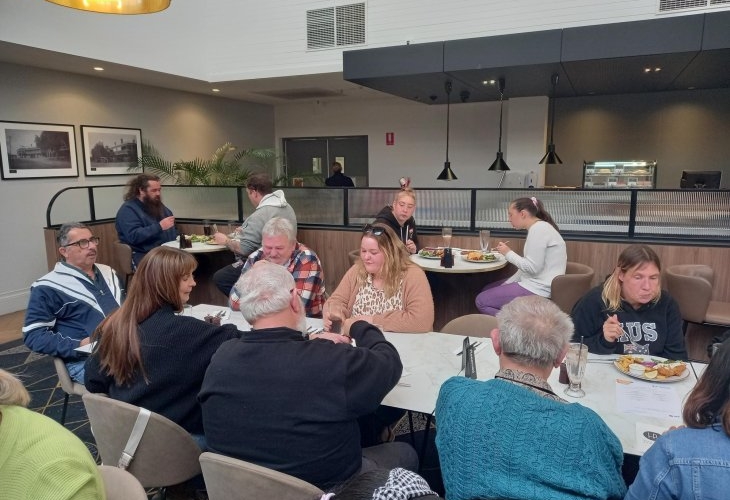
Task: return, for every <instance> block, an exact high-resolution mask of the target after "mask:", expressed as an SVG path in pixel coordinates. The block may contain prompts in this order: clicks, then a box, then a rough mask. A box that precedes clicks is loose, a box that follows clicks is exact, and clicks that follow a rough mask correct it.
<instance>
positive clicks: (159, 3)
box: [46, 0, 170, 14]
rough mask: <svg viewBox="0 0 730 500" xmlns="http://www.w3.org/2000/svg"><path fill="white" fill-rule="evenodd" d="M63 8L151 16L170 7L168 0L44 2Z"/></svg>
mask: <svg viewBox="0 0 730 500" xmlns="http://www.w3.org/2000/svg"><path fill="white" fill-rule="evenodd" d="M46 1H47V2H51V3H55V4H57V5H61V6H63V7H70V8H72V9H78V10H86V11H89V12H98V13H100V14H152V13H154V12H160V11H161V10H165V9H166V8H168V7H169V6H170V0H46Z"/></svg>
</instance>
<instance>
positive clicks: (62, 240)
mask: <svg viewBox="0 0 730 500" xmlns="http://www.w3.org/2000/svg"><path fill="white" fill-rule="evenodd" d="M72 229H89V226H87V225H86V224H82V223H80V222H67V223H66V224H64V225H62V226H61V227H60V229H59V230H58V234H57V235H56V243H58V246H59V247H62V246H66V245H68V233H69V232H70V231H71V230H72ZM89 231H91V229H89Z"/></svg>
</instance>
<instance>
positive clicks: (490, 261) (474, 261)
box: [461, 254, 499, 264]
mask: <svg viewBox="0 0 730 500" xmlns="http://www.w3.org/2000/svg"><path fill="white" fill-rule="evenodd" d="M492 255H494V259H492V260H482V259H470V258H468V256H467V255H462V256H461V258H462V259H464V260H465V261H467V262H473V263H475V264H492V263H494V262H499V256H498V255H496V254H492Z"/></svg>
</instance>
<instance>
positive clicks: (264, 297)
mask: <svg viewBox="0 0 730 500" xmlns="http://www.w3.org/2000/svg"><path fill="white" fill-rule="evenodd" d="M235 287H236V293H237V294H238V296H239V297H240V309H241V314H243V317H244V319H245V320H246V321H248V322H249V323H251V324H253V323H255V322H256V321H257V320H258V319H259V318H261V317H263V316H268V315H270V314H275V313H278V312H280V311H283V310H284V309H286V308H287V307H288V306H289V300H290V299H291V291H292V289H294V288H295V286H294V277H293V276H292V275H291V273H290V272H289V271H288V270H287V269H286V268H285V267H283V266H276V265H271V264H268V265H267V264H264V265H258V266H253V267H252V268H251V269H249V270H248V271H246V273H245V274H243V276H241V277H240V278H239V279H238V281H237V282H236V285H235Z"/></svg>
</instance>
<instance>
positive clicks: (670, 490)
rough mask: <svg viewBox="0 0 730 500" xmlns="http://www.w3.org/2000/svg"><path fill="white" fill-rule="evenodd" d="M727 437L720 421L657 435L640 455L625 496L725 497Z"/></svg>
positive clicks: (634, 499) (637, 499)
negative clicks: (632, 482) (635, 474)
mask: <svg viewBox="0 0 730 500" xmlns="http://www.w3.org/2000/svg"><path fill="white" fill-rule="evenodd" d="M728 495H730V437H728V435H727V434H725V431H724V430H723V428H722V424H714V425H712V426H710V427H706V428H704V429H690V428H682V429H676V430H673V431H670V432H668V433H666V434H664V435H663V436H661V437H660V438H659V439H657V441H656V442H655V443H654V444H653V445H652V447H651V448H649V450H648V451H647V452H646V453H645V454H644V456H643V457H641V461H640V462H639V473H638V475H637V476H636V480H635V481H634V484H632V485H631V487H630V488H629V491H628V493H627V494H626V497H625V500H664V499H680V498H681V499H683V500H685V499H692V500H700V499H702V500H713V499H718V500H719V499H721V498H722V499H726V498H728Z"/></svg>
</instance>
